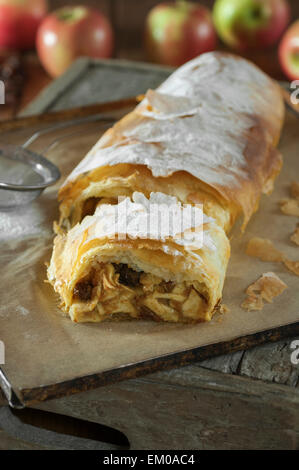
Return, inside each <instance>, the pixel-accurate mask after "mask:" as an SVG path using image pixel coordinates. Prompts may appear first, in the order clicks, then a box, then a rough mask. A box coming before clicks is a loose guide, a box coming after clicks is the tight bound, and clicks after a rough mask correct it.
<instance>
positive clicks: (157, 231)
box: [68, 192, 216, 254]
mask: <svg viewBox="0 0 299 470" xmlns="http://www.w3.org/2000/svg"><path fill="white" fill-rule="evenodd" d="M213 224H215V221H214V219H212V218H211V217H207V216H206V215H205V214H204V213H203V211H202V207H199V206H192V205H182V204H181V203H180V202H179V201H178V199H177V198H176V197H174V196H168V195H166V194H163V193H159V192H157V193H151V195H150V198H149V199H147V198H146V196H145V195H144V194H143V193H139V192H134V193H133V196H132V200H131V199H130V198H128V197H127V198H124V199H123V200H122V201H121V202H119V203H118V204H101V205H100V206H98V208H97V209H96V211H95V213H94V215H93V216H87V217H85V218H84V219H83V221H82V223H81V224H80V225H77V226H75V227H74V228H73V229H72V230H70V232H69V233H68V236H69V237H70V240H72V239H76V238H77V237H78V235H79V233H80V232H81V233H82V232H84V231H85V230H87V229H88V238H87V240H88V241H90V240H91V239H100V238H103V237H114V236H115V235H117V238H119V239H126V238H127V237H128V238H132V239H138V238H139V239H153V240H161V241H163V242H165V241H166V240H168V239H171V240H172V241H173V242H175V244H177V245H178V246H183V247H184V248H186V249H190V250H193V249H194V250H198V249H201V248H202V247H203V246H205V247H206V248H208V249H210V250H215V249H216V248H215V246H214V243H213V241H212V238H211V236H210V234H209V229H208V227H210V226H211V225H213ZM177 251H178V252H179V249H178V250H177ZM180 254H181V253H180Z"/></svg>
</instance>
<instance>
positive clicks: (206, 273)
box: [48, 52, 284, 322]
mask: <svg viewBox="0 0 299 470" xmlns="http://www.w3.org/2000/svg"><path fill="white" fill-rule="evenodd" d="M283 119H284V105H283V100H282V97H281V93H280V89H279V87H278V85H277V84H276V83H275V82H273V81H272V80H271V79H270V78H269V77H267V76H266V75H265V74H264V73H263V72H262V71H260V70H259V69H258V68H257V67H256V66H254V65H253V64H251V63H250V62H248V61H246V60H245V59H241V58H239V57H236V56H233V55H228V54H223V53H219V52H216V53H209V54H204V55H202V56H200V57H199V58H196V59H194V60H192V61H191V62H189V63H187V64H185V65H184V66H182V67H181V68H179V69H178V70H176V71H175V72H174V73H173V74H172V75H171V76H170V77H169V78H168V79H167V80H166V81H165V82H164V83H163V84H162V85H161V86H160V87H159V88H158V89H157V90H156V91H153V90H149V91H148V92H147V93H146V95H145V98H144V99H143V100H142V102H141V103H140V104H139V105H138V106H137V107H136V108H135V110H134V111H133V112H131V113H129V114H128V115H127V116H125V117H124V118H123V119H121V120H120V121H119V122H118V123H117V124H116V125H114V126H113V127H112V128H111V129H109V130H108V131H107V132H106V133H105V134H104V135H103V136H102V137H101V139H100V140H99V141H98V142H97V144H96V145H95V146H94V147H93V148H92V149H91V151H90V152H89V153H88V154H87V156H86V157H85V158H84V159H83V160H82V162H81V163H80V164H79V165H78V166H77V167H76V168H75V170H74V171H73V172H72V173H71V175H70V176H69V177H68V178H67V180H66V182H65V183H64V185H63V186H62V188H61V190H60V192H59V199H60V213H61V217H60V221H59V224H58V226H57V232H58V235H57V237H56V239H55V244H54V251H53V256H52V260H51V264H50V267H49V270H48V277H49V280H50V282H51V283H52V284H53V286H54V288H55V290H56V291H57V292H58V293H59V294H60V296H61V299H62V302H63V306H64V308H65V310H66V311H67V312H69V314H70V316H71V318H72V319H73V320H74V321H101V320H103V319H106V318H114V317H115V318H123V317H128V316H131V317H134V318H144V317H145V316H146V317H152V318H154V319H160V320H166V321H175V322H177V321H203V320H209V319H211V317H212V315H213V313H214V312H215V309H216V307H217V305H218V304H219V302H220V300H221V294H222V288H223V282H224V278H225V272H226V268H227V263H228V259H229V242H228V239H227V233H228V232H229V230H230V229H231V227H232V225H233V224H234V222H235V220H236V218H237V217H238V216H239V215H243V226H242V227H243V229H244V228H245V226H246V224H247V222H248V220H249V219H250V217H251V215H252V214H253V213H254V211H256V210H257V208H258V205H259V200H260V197H261V194H262V193H267V194H268V193H270V192H271V190H272V189H273V183H274V180H275V177H276V176H277V175H278V173H279V171H280V168H281V165H282V158H281V155H280V154H279V152H278V151H277V150H276V148H275V146H276V145H277V143H278V141H279V137H280V132H281V128H282V124H283ZM137 193H141V194H143V195H144V197H145V199H146V200H147V201H150V200H151V198H155V197H157V196H155V194H156V195H157V194H160V193H162V194H164V195H165V197H167V196H171V197H172V198H175V201H176V204H177V205H178V206H179V205H180V204H181V203H182V204H193V205H194V204H203V211H204V214H205V217H206V218H207V220H208V222H207V221H206V222H204V223H203V226H202V229H203V235H204V239H205V238H207V239H211V243H203V246H202V247H200V248H199V247H198V246H197V247H196V248H194V246H192V247H191V248H190V247H189V246H188V247H187V245H186V244H185V245H183V248H182V244H178V243H177V240H176V239H175V237H173V238H171V239H169V240H167V239H160V240H159V239H152V238H150V237H149V238H147V239H144V238H142V239H141V238H138V235H137V236H135V238H133V239H132V238H130V237H128V239H126V240H121V241H120V240H118V239H117V237H115V235H117V234H114V238H113V239H111V234H109V237H110V238H109V237H108V238H107V234H105V233H103V232H101V230H100V228H99V227H100V226H101V223H102V222H101V217H103V213H104V212H105V210H106V208H107V207H110V208H111V207H112V206H115V205H116V206H119V204H121V203H119V204H118V197H119V196H122V197H125V198H126V200H127V201H131V203H132V204H133V205H134V204H136V202H134V197H135V196H136V194H137ZM134 195H135V196H134ZM172 200H174V199H172ZM144 204H145V203H144ZM145 206H146V204H145ZM110 210H112V209H110ZM103 211H104V212H103ZM193 228H194V227H193ZM91 234H92V235H91ZM135 235H136V234H135ZM181 235H182V237H183V238H184V234H181ZM90 237H92V238H90ZM132 279H134V282H133V281H132ZM153 299H154V300H153Z"/></svg>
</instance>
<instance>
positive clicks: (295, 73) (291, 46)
mask: <svg viewBox="0 0 299 470" xmlns="http://www.w3.org/2000/svg"><path fill="white" fill-rule="evenodd" d="M278 57H279V62H280V65H281V68H282V70H283V71H284V73H285V74H286V76H287V77H288V78H289V79H290V80H291V81H293V80H298V79H299V20H297V21H295V23H293V24H292V25H291V26H290V27H289V29H288V30H287V31H286V33H285V34H284V36H283V37H282V40H281V42H280V45H279V49H278Z"/></svg>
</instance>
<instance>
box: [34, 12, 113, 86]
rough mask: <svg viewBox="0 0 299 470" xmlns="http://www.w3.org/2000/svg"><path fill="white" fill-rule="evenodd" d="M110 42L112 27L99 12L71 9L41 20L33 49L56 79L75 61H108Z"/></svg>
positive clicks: (110, 52) (111, 44)
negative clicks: (91, 59)
mask: <svg viewBox="0 0 299 470" xmlns="http://www.w3.org/2000/svg"><path fill="white" fill-rule="evenodd" d="M113 42H114V39H113V31H112V28H111V25H110V23H109V21H108V20H107V18H106V17H105V16H104V15H103V14H102V13H101V12H99V11H98V10H95V9H92V8H88V7H85V6H70V7H64V8H60V9H59V10H56V11H54V12H53V13H51V14H50V15H48V16H47V17H46V18H45V19H44V21H43V22H42V24H41V25H40V27H39V29H38V33H37V41H36V46H37V52H38V55H39V58H40V61H41V63H42V64H43V66H44V67H45V69H46V70H47V72H48V73H49V74H50V75H51V76H53V77H58V76H59V75H61V74H62V73H63V72H64V71H65V70H66V69H67V68H68V67H69V66H70V65H71V63H72V62H73V61H74V60H75V59H76V58H77V57H81V56H89V57H100V58H106V57H110V56H111V54H112V50H113Z"/></svg>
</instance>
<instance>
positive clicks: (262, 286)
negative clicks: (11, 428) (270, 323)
mask: <svg viewBox="0 0 299 470" xmlns="http://www.w3.org/2000/svg"><path fill="white" fill-rule="evenodd" d="M287 287H288V286H287V285H286V284H285V283H284V282H283V281H282V280H281V279H279V277H278V276H277V275H276V274H274V273H272V272H268V273H264V274H263V275H262V276H261V277H260V278H259V279H257V280H256V281H255V282H253V283H252V284H250V286H248V287H247V289H246V294H247V297H246V299H245V300H244V301H243V302H242V304H241V307H242V308H244V309H245V310H248V311H252V310H262V309H263V307H264V300H265V301H266V302H268V303H272V301H273V299H274V298H275V297H277V296H278V295H280V294H282V292H283V291H284V290H285V289H287Z"/></svg>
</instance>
